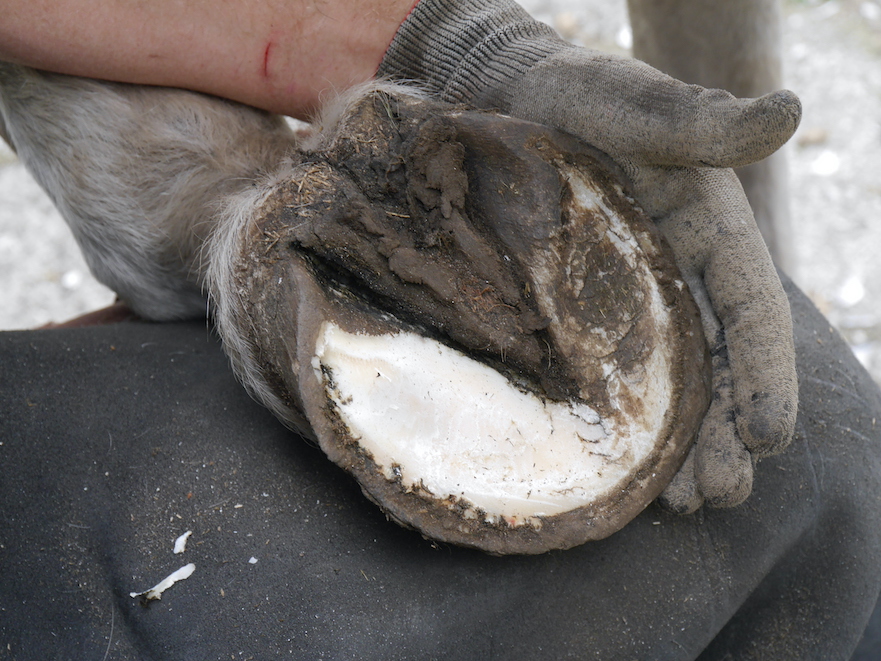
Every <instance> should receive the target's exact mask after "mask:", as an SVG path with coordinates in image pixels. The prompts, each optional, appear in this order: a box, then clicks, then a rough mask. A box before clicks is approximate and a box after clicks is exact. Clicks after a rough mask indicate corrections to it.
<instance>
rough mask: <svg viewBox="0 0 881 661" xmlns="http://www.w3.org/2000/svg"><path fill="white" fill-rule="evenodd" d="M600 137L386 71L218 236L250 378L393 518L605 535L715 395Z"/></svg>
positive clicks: (681, 287) (237, 352)
mask: <svg viewBox="0 0 881 661" xmlns="http://www.w3.org/2000/svg"><path fill="white" fill-rule="evenodd" d="M624 191H625V184H624V183H623V179H622V178H621V177H620V175H618V174H616V169H615V167H614V165H613V164H611V163H610V162H609V161H608V159H607V158H605V157H604V156H603V155H602V154H600V153H598V152H597V151H596V150H593V149H592V148H590V147H588V146H586V145H584V144H582V143H580V142H579V141H577V140H575V139H574V138H572V137H570V136H567V135H564V134H562V133H559V132H555V131H552V130H550V129H547V128H545V127H541V126H538V125H535V124H531V123H528V122H523V121H519V120H514V119H511V118H506V117H499V116H495V115H491V114H486V113H478V112H472V111H466V110H463V109H461V108H455V107H450V106H446V105H441V104H437V103H433V102H428V101H424V100H420V99H416V98H413V97H409V96H406V95H403V94H401V93H399V92H397V91H394V90H391V91H390V90H385V89H379V90H376V89H374V90H373V91H371V92H369V93H367V94H365V95H362V96H361V97H359V98H357V99H356V100H354V101H351V102H350V104H349V105H348V106H347V108H346V111H345V112H344V113H343V114H342V117H341V118H340V119H339V121H338V122H337V123H336V124H335V126H334V127H333V128H332V129H330V130H328V131H325V133H324V134H322V136H321V137H320V138H319V139H318V140H316V144H315V145H314V147H313V148H312V149H311V151H308V152H306V153H304V154H303V155H302V160H301V161H300V162H298V163H296V164H294V165H292V167H291V170H290V171H289V172H287V174H286V175H285V176H284V177H277V178H276V179H275V180H274V181H272V182H270V183H269V184H267V185H266V186H264V187H262V188H259V189H255V191H254V192H253V194H252V195H251V196H250V197H248V198H247V199H244V200H240V201H239V202H238V203H237V206H236V209H234V210H233V212H232V213H231V214H230V221H229V222H228V223H227V224H226V227H225V229H224V231H223V232H221V233H219V234H218V236H216V237H215V239H214V241H215V246H214V248H213V251H212V275H211V278H212V285H211V286H212V295H213V296H214V298H215V301H216V305H217V308H218V310H219V312H218V314H217V319H218V325H219V327H220V329H221V333H222V336H223V338H224V342H225V346H226V348H227V351H228V352H229V354H230V356H231V358H232V361H233V364H234V366H235V367H236V369H237V371H238V372H239V374H240V376H241V377H242V379H243V380H244V381H245V383H246V385H248V386H249V387H250V389H251V390H252V391H253V392H254V393H255V394H256V396H257V397H258V398H260V399H261V400H262V401H263V402H264V403H266V404H267V405H268V406H270V408H272V410H273V411H274V412H275V413H276V415H278V416H279V417H280V418H281V419H282V420H284V421H285V422H286V423H288V424H289V425H291V426H293V427H295V428H297V429H299V430H300V431H303V432H304V433H306V434H308V435H310V436H312V437H313V438H315V439H317V441H318V443H319V444H320V446H321V448H322V449H323V450H324V452H325V453H326V454H327V455H328V456H329V457H330V458H331V459H332V460H333V461H334V462H336V463H337V464H338V465H340V466H341V467H343V468H344V469H345V470H347V471H349V472H350V473H351V474H352V475H354V477H355V478H356V479H357V480H358V482H359V483H360V485H361V487H362V489H363V490H364V492H365V494H367V496H368V497H369V498H370V499H371V500H373V501H375V502H376V503H377V504H378V505H379V506H380V507H381V508H382V509H383V510H384V511H385V512H386V513H387V514H388V515H389V516H390V517H391V518H393V519H394V520H395V521H398V522H399V523H401V524H403V525H405V526H409V527H412V528H415V529H417V530H419V531H420V532H421V533H422V534H423V535H425V536H426V537H429V538H432V539H435V540H440V541H446V542H451V543H454V544H459V545H463V546H469V547H475V548H479V549H482V550H484V551H487V552H489V553H494V554H509V553H541V552H544V551H547V550H550V549H562V548H568V547H571V546H574V545H577V544H581V543H583V542H585V541H588V540H595V539H601V538H603V537H605V536H607V535H609V534H611V533H613V532H615V531H616V530H618V529H620V528H621V527H622V526H624V525H625V524H626V523H627V522H628V521H630V520H631V519H632V518H633V517H634V516H636V515H637V514H638V513H639V512H640V511H641V510H642V509H643V508H644V507H645V506H646V505H647V504H648V503H650V502H651V501H652V500H653V499H654V498H655V497H656V496H657V495H658V494H659V493H660V492H661V491H662V489H663V488H664V486H665V485H666V484H667V483H668V482H669V481H670V479H671V478H672V476H673V475H674V474H675V472H676V471H677V470H678V468H679V466H680V465H681V463H682V461H683V460H684V458H685V455H686V453H687V450H688V448H689V446H690V443H691V441H692V439H693V437H694V435H695V433H696V431H697V429H698V426H699V424H700V421H701V419H702V416H703V413H704V411H705V410H706V406H707V403H708V397H709V394H708V393H709V366H708V362H707V353H706V349H705V342H704V339H703V335H702V333H701V327H700V322H699V316H698V312H697V310H696V307H695V305H694V303H693V301H692V300H691V297H690V295H689V293H688V290H687V287H686V286H685V284H684V283H683V281H682V279H681V278H680V276H679V274H678V272H677V270H676V268H675V266H674V263H673V259H672V255H671V253H670V252H669V250H668V249H667V248H666V246H665V245H664V243H663V241H662V240H661V238H660V235H659V234H658V232H657V230H656V229H655V228H654V225H653V223H652V222H651V221H650V220H648V219H647V218H646V217H645V215H644V214H643V213H642V212H641V211H640V210H639V209H638V208H637V207H636V206H635V204H634V202H633V201H632V200H631V199H629V198H628V197H627V195H626V194H625V192H624Z"/></svg>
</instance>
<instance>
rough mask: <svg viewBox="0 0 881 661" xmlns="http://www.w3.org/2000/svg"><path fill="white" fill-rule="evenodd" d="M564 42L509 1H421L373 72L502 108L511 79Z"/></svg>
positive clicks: (449, 97) (454, 100) (458, 99)
mask: <svg viewBox="0 0 881 661" xmlns="http://www.w3.org/2000/svg"><path fill="white" fill-rule="evenodd" d="M568 47H570V45H569V44H568V43H566V42H565V41H563V40H562V39H561V38H560V36H559V35H557V33H556V32H554V30H553V29H552V28H550V27H549V26H547V25H545V24H544V23H540V22H538V21H536V20H535V19H533V18H532V17H531V16H530V15H529V14H528V13H526V11H525V10H524V9H523V8H522V7H520V5H518V4H516V3H515V2H513V1H512V0H422V1H421V2H419V3H418V4H417V5H416V6H415V7H414V8H413V11H412V12H411V13H410V15H409V16H408V17H407V19H406V20H405V21H404V22H403V24H402V25H401V27H400V29H399V30H398V32H397V34H396V35H395V38H394V39H393V40H392V43H391V45H390V46H389V49H388V51H387V52H386V54H385V57H384V58H383V61H382V64H380V67H379V70H378V71H377V75H379V76H385V77H390V78H394V79H397V80H412V81H415V82H418V83H422V84H424V85H427V87H428V91H429V92H430V93H432V94H436V95H438V96H439V97H440V98H441V99H442V100H444V101H447V102H451V103H469V104H473V105H478V106H486V105H488V104H490V105H498V106H499V107H502V106H503V105H504V104H501V105H499V102H500V101H502V98H501V97H502V95H503V94H504V90H505V88H506V87H508V85H509V81H510V80H511V79H512V78H516V77H518V76H520V75H522V74H524V73H525V72H527V71H528V70H529V69H531V68H532V67H533V66H534V65H535V64H536V63H537V62H540V61H541V60H543V59H545V58H547V57H548V56H549V55H552V54H554V53H557V52H559V51H560V50H562V49H564V48H568Z"/></svg>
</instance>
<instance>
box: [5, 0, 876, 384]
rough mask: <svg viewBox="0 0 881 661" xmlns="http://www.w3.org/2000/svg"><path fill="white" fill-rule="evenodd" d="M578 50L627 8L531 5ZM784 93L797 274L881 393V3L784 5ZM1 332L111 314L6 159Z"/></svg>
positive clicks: (595, 42) (552, 2) (605, 44)
mask: <svg viewBox="0 0 881 661" xmlns="http://www.w3.org/2000/svg"><path fill="white" fill-rule="evenodd" d="M523 4H524V6H525V7H526V8H527V9H528V10H529V11H530V12H532V13H533V14H534V15H535V16H536V17H538V18H539V19H540V20H543V21H545V22H548V23H550V24H552V25H554V27H556V28H557V29H558V30H559V31H560V32H561V33H562V34H563V35H564V36H566V37H567V38H569V39H572V40H574V41H576V42H579V43H582V44H585V45H590V46H593V47H597V48H602V49H604V50H610V51H615V52H619V53H626V52H627V49H628V48H629V44H630V32H629V28H628V26H627V14H626V9H625V6H624V0H578V1H577V2H573V1H566V0H525V1H524V2H523ZM785 9H786V21H785V27H784V30H785V35H784V54H785V57H784V63H785V64H784V66H785V79H786V85H787V87H789V88H790V89H792V90H794V91H795V92H796V93H797V94H798V95H799V96H800V97H801V99H802V102H803V104H804V119H803V121H802V126H801V128H800V129H799V132H798V133H797V134H796V137H795V139H794V140H793V141H792V143H791V144H790V145H788V146H787V148H786V149H787V150H788V154H789V159H790V169H791V179H792V182H791V193H792V202H791V203H792V216H793V222H794V227H795V235H796V245H795V252H796V260H797V269H796V272H795V273H793V274H791V275H792V276H793V277H794V279H795V280H796V281H797V282H798V283H799V285H800V286H801V287H802V288H803V289H804V290H805V291H806V292H807V293H808V294H809V295H810V296H811V298H812V299H813V300H814V301H815V303H817V305H818V306H819V307H820V309H821V310H822V311H823V312H824V313H825V314H826V315H827V316H828V317H829V319H830V321H831V322H832V323H833V324H834V325H835V326H836V327H837V328H838V329H839V330H841V332H842V333H843V334H844V336H845V337H846V338H847V339H848V341H849V342H850V343H851V346H852V347H853V349H854V352H855V353H856V355H857V357H858V358H859V359H860V360H861V361H862V362H863V364H865V365H866V366H867V367H868V368H869V370H870V371H871V372H872V374H873V376H874V377H875V379H876V380H878V381H879V382H881V260H879V259H877V258H876V253H877V252H878V250H879V249H881V66H879V64H881V62H879V60H881V2H874V1H871V2H869V1H860V0H829V1H825V2H824V1H811V0H786V4H785ZM0 282H2V289H0V328H2V329H14V328H32V327H35V326H39V325H42V324H45V323H46V322H49V321H63V320H65V319H68V318H70V317H72V316H75V315H78V314H81V313H83V312H86V311H89V310H92V309H95V308H97V307H101V306H104V305H107V304H109V303H110V302H112V300H113V294H112V293H111V292H110V291H109V290H108V289H106V288H105V287H103V286H101V285H100V284H98V283H97V282H96V281H95V280H94V279H93V278H92V277H91V275H90V274H89V272H88V267H87V266H86V265H85V263H84V261H83V259H82V257H81V256H80V254H79V251H78V250H77V248H76V245H75V244H74V242H73V239H72V237H71V235H70V232H69V231H68V230H67V228H66V226H65V225H64V223H63V221H62V220H61V218H60V217H59V216H58V214H57V212H55V210H54V209H53V207H52V204H51V203H50V202H49V201H48V199H47V198H46V196H45V195H44V194H43V193H42V192H41V191H40V189H39V187H38V186H37V185H36V184H35V183H34V181H33V180H32V179H31V178H30V177H29V176H28V174H27V173H26V172H25V171H24V170H23V168H22V166H21V165H20V164H19V163H18V162H17V161H16V159H15V157H14V155H13V154H12V153H11V152H10V151H9V150H7V149H3V148H0Z"/></svg>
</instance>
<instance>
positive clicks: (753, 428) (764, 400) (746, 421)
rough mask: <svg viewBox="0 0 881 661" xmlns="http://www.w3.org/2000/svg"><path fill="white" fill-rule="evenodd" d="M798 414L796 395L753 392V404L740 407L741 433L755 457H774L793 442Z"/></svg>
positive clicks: (751, 398)
mask: <svg viewBox="0 0 881 661" xmlns="http://www.w3.org/2000/svg"><path fill="white" fill-rule="evenodd" d="M797 412H798V395H797V394H795V393H793V394H792V395H788V394H780V393H776V394H775V393H766V392H758V393H753V394H752V396H751V397H750V401H749V402H747V403H744V404H741V405H740V406H738V415H737V430H738V432H739V433H740V437H741V439H742V440H743V442H744V444H745V445H746V447H747V448H749V451H750V452H751V453H752V455H753V456H754V457H756V458H757V459H761V458H763V457H770V456H772V455H775V454H778V453H780V452H782V451H783V450H785V449H786V447H787V446H788V445H789V443H790V442H791V441H792V437H793V434H794V433H795V418H796V414H797Z"/></svg>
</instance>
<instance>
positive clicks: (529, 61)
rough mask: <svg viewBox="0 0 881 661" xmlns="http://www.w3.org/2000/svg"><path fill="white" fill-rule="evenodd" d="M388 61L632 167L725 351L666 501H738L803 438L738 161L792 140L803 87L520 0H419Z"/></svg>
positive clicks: (717, 355) (673, 504) (396, 73)
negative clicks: (559, 23)
mask: <svg viewBox="0 0 881 661" xmlns="http://www.w3.org/2000/svg"><path fill="white" fill-rule="evenodd" d="M378 74H379V75H380V76H387V77H391V78H395V79H406V80H412V81H416V82H418V83H421V84H422V85H424V86H427V87H428V90H429V91H430V92H432V93H434V94H436V95H437V96H439V97H440V98H441V99H443V100H445V101H449V102H460V103H466V104H469V105H472V106H475V107H479V108H494V109H498V110H500V111H501V112H503V113H506V114H509V115H512V116H515V117H519V118H522V119H527V120H531V121H534V122H538V123H542V124H546V125H550V126H553V127H555V128H558V129H561V130H564V131H568V132H569V133H572V134H574V135H577V136H578V137H580V138H582V139H583V140H585V141H586V142H588V143H590V144H592V145H593V146H595V147H597V148H599V149H601V150H603V151H605V152H606V153H607V154H609V155H610V156H611V157H612V158H613V159H614V160H615V161H617V163H618V164H619V165H620V166H621V167H622V168H623V169H624V171H625V172H626V173H627V175H628V176H629V177H630V179H631V181H632V183H633V187H634V190H633V192H634V195H635V197H636V199H637V201H638V202H639V204H640V205H641V206H642V207H643V208H644V209H645V210H646V211H647V212H648V214H649V215H650V216H651V217H652V218H653V219H655V221H656V222H657V223H658V225H659V226H660V228H661V230H662V231H663V233H664V235H665V236H666V238H667V240H668V242H669V243H670V245H671V247H672V248H673V252H674V254H675V258H676V261H677V264H678V266H679V268H680V270H681V272H682V274H683V277H684V278H685V280H686V282H687V283H688V286H689V288H690V289H691V292H692V295H693V296H694V298H695V300H696V301H697V303H698V306H699V307H700V310H701V315H702V319H703V325H704V329H705V333H706V337H707V340H708V342H709V343H710V348H711V352H712V355H713V370H714V376H713V381H714V384H713V385H714V397H713V402H712V404H711V406H710V409H709V411H708V412H707V415H706V417H705V419H704V423H703V426H702V428H701V431H700V433H699V437H698V440H697V443H696V444H695V446H694V448H693V449H692V452H691V454H690V455H689V457H688V459H687V460H686V463H685V464H684V466H683V468H682V469H681V470H680V472H679V474H678V475H677V476H676V478H674V480H673V482H672V483H671V484H670V485H669V487H668V488H667V490H666V491H665V492H664V494H663V496H662V501H663V502H664V503H665V504H666V505H667V506H668V507H670V508H671V509H673V510H675V511H678V512H683V513H684V512H691V511H694V510H695V509H697V508H698V507H700V505H701V504H702V503H703V502H707V503H708V504H711V505H715V506H733V505H736V504H739V503H740V502H742V501H743V500H744V499H745V498H746V497H747V496H748V495H749V493H750V491H751V489H752V474H753V461H754V459H756V458H759V457H763V456H767V455H770V454H773V453H776V452H779V451H781V450H783V449H784V448H785V447H786V446H787V444H788V443H789V442H790V440H791V438H792V434H793V429H794V425H795V416H796V410H797V404H798V384H797V380H796V374H795V353H794V348H793V339H792V321H791V318H790V314H789V305H788V303H787V299H786V296H785V294H784V292H783V288H782V286H781V284H780V281H779V279H778V277H777V274H776V271H775V269H774V266H773V264H772V263H771V258H770V256H769V255H768V251H767V249H766V248H765V245H764V243H763V241H762V239H761V237H760V235H759V232H758V229H757V228H756V225H755V221H754V219H753V216H752V211H751V210H750V207H749V204H748V203H747V201H746V197H745V195H744V193H743V190H742V188H741V187H740V184H739V182H738V180H737V177H736V175H735V174H734V173H733V171H731V170H730V169H728V168H732V167H737V166H742V165H746V164H748V163H752V162H754V161H758V160H761V159H763V158H765V157H766V156H768V155H769V154H771V153H773V152H774V151H776V150H777V149H778V148H779V147H780V146H781V145H782V144H783V143H784V142H786V140H788V139H789V137H790V136H791V135H792V134H793V132H794V131H795V129H796V128H797V126H798V122H799V120H800V117H801V106H800V103H799V101H798V99H797V98H796V97H795V96H794V95H793V94H791V93H789V92H776V93H774V94H769V95H767V96H764V97H762V98H760V99H736V98H734V97H733V96H731V95H730V94H728V93H727V92H723V91H720V90H707V89H703V88H701V87H697V86H693V85H686V84H684V83H682V82H680V81H677V80H674V79H672V78H670V77H669V76H666V75H664V74H662V73H661V72H659V71H657V70H655V69H652V68H651V67H649V66H648V65H646V64H644V63H641V62H638V61H636V60H630V59H626V58H621V57H616V56H612V55H608V54H605V53H600V52H596V51H591V50H587V49H583V48H578V47H575V46H572V45H571V44H568V43H566V42H565V41H563V40H562V39H561V38H560V37H559V36H558V35H557V34H556V33H555V32H554V31H553V30H552V29H551V28H549V27H548V26H546V25H543V24H542V23H539V22H537V21H535V20H534V19H532V18H531V17H530V16H529V15H528V14H527V13H526V12H525V11H524V10H523V9H522V8H521V7H519V6H518V5H517V4H515V3H514V2H511V1H510V0H421V2H419V3H418V4H417V5H416V6H415V7H414V8H413V11H412V12H411V13H410V15H409V16H408V17H407V19H406V20H405V21H404V23H403V24H402V25H401V27H400V29H399V30H398V33H397V34H396V36H395V38H394V40H393V42H392V44H391V45H390V47H389V49H388V52H387V53H386V55H385V58H384V59H383V62H382V64H381V66H380V68H379V71H378Z"/></svg>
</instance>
